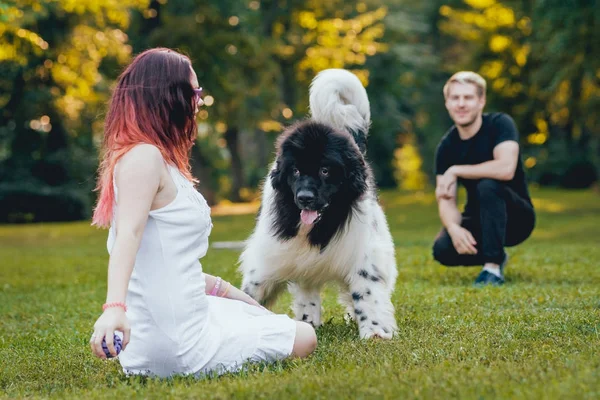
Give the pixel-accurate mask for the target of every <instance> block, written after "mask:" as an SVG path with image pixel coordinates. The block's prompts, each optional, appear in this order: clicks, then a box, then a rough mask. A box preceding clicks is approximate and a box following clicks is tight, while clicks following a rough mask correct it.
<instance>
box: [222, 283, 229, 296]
mask: <svg viewBox="0 0 600 400" xmlns="http://www.w3.org/2000/svg"><path fill="white" fill-rule="evenodd" d="M230 287H231V283H229V282H227V289H225V291H224V292H223V294H221V296H220V297H225V296H227V292H229V288H230Z"/></svg>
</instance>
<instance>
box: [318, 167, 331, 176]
mask: <svg viewBox="0 0 600 400" xmlns="http://www.w3.org/2000/svg"><path fill="white" fill-rule="evenodd" d="M319 172H321V175H323V176H327V175H329V168H327V167H322V168H321V171H319Z"/></svg>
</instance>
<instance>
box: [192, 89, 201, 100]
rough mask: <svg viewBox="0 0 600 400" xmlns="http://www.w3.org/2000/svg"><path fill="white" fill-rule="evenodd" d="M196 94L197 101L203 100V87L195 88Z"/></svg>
mask: <svg viewBox="0 0 600 400" xmlns="http://www.w3.org/2000/svg"><path fill="white" fill-rule="evenodd" d="M194 96H195V97H196V101H200V100H202V88H198V89H194Z"/></svg>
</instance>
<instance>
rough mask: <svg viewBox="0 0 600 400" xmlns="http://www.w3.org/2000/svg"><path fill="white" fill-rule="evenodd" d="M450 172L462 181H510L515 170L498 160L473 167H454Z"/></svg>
mask: <svg viewBox="0 0 600 400" xmlns="http://www.w3.org/2000/svg"><path fill="white" fill-rule="evenodd" d="M450 172H451V173H453V174H454V175H455V176H457V177H460V178H463V179H484V178H487V179H496V180H499V181H510V180H511V179H512V178H513V176H514V175H515V168H514V167H513V166H512V165H511V164H508V163H506V162H503V161H500V160H491V161H486V162H484V163H481V164H474V165H454V166H452V167H450Z"/></svg>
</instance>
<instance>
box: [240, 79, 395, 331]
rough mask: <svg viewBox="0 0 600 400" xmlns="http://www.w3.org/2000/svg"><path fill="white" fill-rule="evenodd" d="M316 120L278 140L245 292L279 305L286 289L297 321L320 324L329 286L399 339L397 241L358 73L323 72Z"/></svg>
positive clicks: (247, 252) (314, 92)
mask: <svg viewBox="0 0 600 400" xmlns="http://www.w3.org/2000/svg"><path fill="white" fill-rule="evenodd" d="M310 111H311V119H310V120H306V121H303V122H300V123H297V124H295V125H292V126H291V127H289V128H288V129H287V130H286V131H285V132H283V133H282V134H281V136H280V137H279V138H278V141H277V156H276V160H275V162H274V164H273V165H272V167H271V170H270V173H269V175H268V176H267V178H266V180H265V182H264V186H263V194H262V204H261V209H260V211H259V215H258V217H257V225H256V228H255V230H254V232H253V233H252V235H251V236H250V238H249V239H248V240H247V242H246V247H245V249H244V251H243V252H242V254H241V256H240V271H241V272H242V274H243V282H242V289H243V290H244V291H245V292H246V293H248V294H249V295H250V296H252V297H253V298H254V299H256V300H257V301H259V302H260V303H262V304H265V305H270V304H272V302H273V301H274V300H275V299H276V297H277V296H278V295H279V294H280V293H281V291H282V290H283V289H284V288H285V287H286V286H287V287H288V289H289V291H290V292H291V293H292V295H293V297H294V299H293V306H292V308H293V311H294V313H295V318H296V319H297V320H301V321H306V322H309V323H312V324H313V326H315V327H316V326H319V325H321V294H320V292H321V289H322V287H323V285H324V284H325V283H327V282H335V283H337V284H339V286H340V297H339V299H340V302H341V303H342V304H343V305H344V306H345V308H346V310H347V313H348V314H349V315H350V316H351V317H352V318H354V319H355V320H356V322H357V324H358V328H359V333H360V336H361V337H362V338H371V337H379V338H386V339H389V338H391V337H392V336H393V335H394V333H395V331H396V329H397V327H396V321H395V317H394V307H393V305H392V302H391V295H392V292H393V290H394V286H395V282H396V276H397V271H396V258H395V254H394V242H393V240H392V236H391V234H390V231H389V228H388V225H387V221H386V218H385V215H384V213H383V210H382V208H381V206H380V205H379V203H378V200H377V188H376V187H375V183H374V180H373V175H372V172H371V168H370V167H369V164H368V162H367V161H366V159H365V156H366V154H365V153H366V144H367V132H368V129H369V125H370V111H369V100H368V98H367V93H366V91H365V89H364V87H363V86H362V84H361V83H360V81H359V80H358V78H357V77H356V76H355V75H354V74H352V73H351V72H349V71H346V70H341V69H329V70H325V71H323V72H321V73H319V74H318V75H317V76H316V78H315V79H314V80H313V82H312V84H311V88H310Z"/></svg>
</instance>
